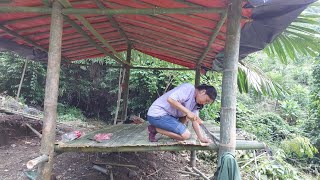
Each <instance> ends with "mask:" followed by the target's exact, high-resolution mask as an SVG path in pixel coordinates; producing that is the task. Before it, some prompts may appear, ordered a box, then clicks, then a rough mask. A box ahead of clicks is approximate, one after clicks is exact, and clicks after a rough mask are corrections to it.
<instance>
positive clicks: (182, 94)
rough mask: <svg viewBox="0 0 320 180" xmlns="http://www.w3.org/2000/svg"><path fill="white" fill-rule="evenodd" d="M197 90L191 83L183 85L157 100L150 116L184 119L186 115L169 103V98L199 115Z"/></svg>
mask: <svg viewBox="0 0 320 180" xmlns="http://www.w3.org/2000/svg"><path fill="white" fill-rule="evenodd" d="M195 93H196V88H195V87H194V85H192V84H190V83H185V84H182V85H180V86H178V87H176V88H174V89H172V90H170V91H168V92H167V93H165V94H164V95H162V96H160V97H159V98H158V99H157V100H155V101H154V102H153V103H152V105H151V106H150V108H149V110H148V116H153V117H158V116H164V115H171V116H173V117H176V118H178V117H184V116H186V114H185V113H183V112H181V111H179V110H178V109H176V108H175V107H173V106H171V105H170V104H169V103H168V98H169V97H170V98H172V99H174V100H176V101H178V102H179V103H181V104H182V105H183V106H184V107H186V108H187V109H189V110H190V111H192V112H194V113H197V112H198V110H197V102H196V100H195Z"/></svg>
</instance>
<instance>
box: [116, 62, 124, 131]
mask: <svg viewBox="0 0 320 180" xmlns="http://www.w3.org/2000/svg"><path fill="white" fill-rule="evenodd" d="M123 70H124V69H122V68H121V69H120V70H119V81H118V88H119V89H118V98H117V106H116V112H115V115H114V120H113V125H116V124H117V120H118V114H119V108H120V101H121V93H122V87H121V83H122V76H123V75H122V71H123ZM123 73H124V72H123Z"/></svg>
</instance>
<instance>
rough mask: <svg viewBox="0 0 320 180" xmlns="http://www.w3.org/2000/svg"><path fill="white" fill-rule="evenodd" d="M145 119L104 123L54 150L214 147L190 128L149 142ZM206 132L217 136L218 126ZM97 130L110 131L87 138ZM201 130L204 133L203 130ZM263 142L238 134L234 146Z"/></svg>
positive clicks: (250, 146) (256, 146) (254, 145)
mask: <svg viewBox="0 0 320 180" xmlns="http://www.w3.org/2000/svg"><path fill="white" fill-rule="evenodd" d="M147 126H148V123H147V122H146V123H143V124H121V125H114V126H106V127H105V128H104V129H101V130H98V131H94V132H91V133H88V134H86V135H84V136H83V137H81V138H79V139H77V140H73V141H70V142H67V143H63V142H58V143H56V145H55V151H56V152H68V151H69V152H70V151H71V152H139V151H179V150H218V146H217V145H216V144H214V143H212V144H203V143H200V141H199V140H197V136H196V134H195V132H194V131H193V129H192V126H191V124H190V125H189V127H188V128H189V130H190V132H191V133H192V136H191V138H190V139H189V140H186V141H175V140H173V139H171V138H168V137H166V136H161V135H160V134H159V133H158V134H157V136H156V137H157V138H159V140H158V142H149V140H148V131H147ZM206 127H207V128H208V129H209V130H210V132H212V133H214V134H215V136H217V137H218V138H219V136H220V132H219V127H215V126H212V125H208V124H206ZM98 133H112V134H113V135H112V137H111V139H110V140H106V141H105V142H103V143H99V142H96V141H94V140H91V139H92V138H93V137H94V135H96V134H98ZM202 134H204V136H206V135H205V133H204V132H202ZM263 148H265V144H264V143H261V142H257V141H246V140H243V138H242V137H237V146H236V149H238V150H240V149H241V150H243V149H263Z"/></svg>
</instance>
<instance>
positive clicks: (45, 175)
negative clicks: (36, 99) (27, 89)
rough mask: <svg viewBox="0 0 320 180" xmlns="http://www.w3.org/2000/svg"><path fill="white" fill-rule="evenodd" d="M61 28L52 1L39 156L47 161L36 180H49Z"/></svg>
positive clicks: (55, 3)
mask: <svg viewBox="0 0 320 180" xmlns="http://www.w3.org/2000/svg"><path fill="white" fill-rule="evenodd" d="M62 26H63V16H62V14H61V6H60V4H59V2H58V1H54V2H53V5H52V14H51V25H50V44H49V53H48V68H47V78H46V88H45V99H44V118H43V128H42V138H41V148H40V152H41V154H44V155H48V156H49V159H48V162H44V163H41V164H39V168H38V176H37V179H50V177H51V172H52V166H53V157H54V143H55V136H56V133H55V130H56V120H57V101H58V90H59V75H60V63H61V44H62Z"/></svg>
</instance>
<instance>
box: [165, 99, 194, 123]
mask: <svg viewBox="0 0 320 180" xmlns="http://www.w3.org/2000/svg"><path fill="white" fill-rule="evenodd" d="M167 101H168V103H169V104H170V105H171V106H173V107H174V108H176V109H178V110H179V111H181V112H183V113H184V114H186V115H187V118H188V119H190V120H191V121H196V120H197V119H198V118H197V116H196V115H195V114H194V113H193V112H191V111H190V110H189V109H187V108H186V107H184V106H183V105H182V104H181V103H180V102H178V101H176V100H174V99H172V98H170V97H169V98H168V100H167Z"/></svg>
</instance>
